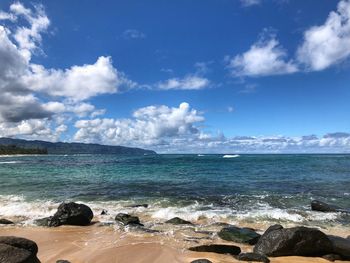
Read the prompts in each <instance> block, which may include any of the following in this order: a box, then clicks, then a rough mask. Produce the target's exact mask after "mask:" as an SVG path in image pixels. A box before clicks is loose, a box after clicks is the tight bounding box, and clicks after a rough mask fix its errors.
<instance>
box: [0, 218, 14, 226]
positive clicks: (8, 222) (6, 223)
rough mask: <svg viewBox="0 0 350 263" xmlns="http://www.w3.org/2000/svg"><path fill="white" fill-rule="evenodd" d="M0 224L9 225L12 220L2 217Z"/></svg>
mask: <svg viewBox="0 0 350 263" xmlns="http://www.w3.org/2000/svg"><path fill="white" fill-rule="evenodd" d="M0 224H2V225H11V224H13V222H12V221H10V220H7V219H5V218H2V219H0Z"/></svg>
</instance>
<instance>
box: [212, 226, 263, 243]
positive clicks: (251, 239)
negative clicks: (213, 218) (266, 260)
mask: <svg viewBox="0 0 350 263" xmlns="http://www.w3.org/2000/svg"><path fill="white" fill-rule="evenodd" d="M218 236H219V237H220V238H221V239H223V240H226V241H233V242H237V243H245V244H250V245H254V244H256V242H258V240H259V238H260V235H259V234H258V233H256V232H255V231H254V230H253V229H251V228H239V227H235V226H231V227H224V228H223V229H221V231H220V232H219V233H218Z"/></svg>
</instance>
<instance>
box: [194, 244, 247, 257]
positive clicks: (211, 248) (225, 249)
mask: <svg viewBox="0 0 350 263" xmlns="http://www.w3.org/2000/svg"><path fill="white" fill-rule="evenodd" d="M189 250H191V251H196V252H213V253H218V254H231V255H238V254H239V253H241V249H240V248H239V247H236V246H232V245H216V244H213V245H203V246H197V247H190V248H189Z"/></svg>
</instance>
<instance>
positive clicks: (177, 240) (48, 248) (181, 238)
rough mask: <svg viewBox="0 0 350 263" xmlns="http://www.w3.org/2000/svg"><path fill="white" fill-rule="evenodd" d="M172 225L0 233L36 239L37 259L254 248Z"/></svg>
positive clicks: (165, 257) (285, 261)
mask: <svg viewBox="0 0 350 263" xmlns="http://www.w3.org/2000/svg"><path fill="white" fill-rule="evenodd" d="M245 226H247V225H245ZM251 226H253V225H250V226H249V227H251ZM255 226H257V225H255ZM173 228H174V229H177V231H174V235H173V236H172V235H167V234H161V233H160V234H153V233H147V232H145V231H137V230H136V229H134V230H132V229H128V228H126V229H118V228H115V225H110V226H106V225H102V224H100V223H99V222H97V221H94V222H93V224H91V225H90V226H60V227H57V228H47V227H33V226H2V227H1V228H0V236H18V237H24V238H28V239H31V240H33V241H35V242H36V243H37V244H38V247H39V253H38V258H39V259H40V260H41V262H56V260H59V259H65V260H69V261H70V262H72V263H80V262H86V263H88V262H96V263H97V262H99V263H110V262H118V263H124V262H125V263H129V262H133V263H138V262H140V263H141V262H154V263H163V262H164V263H165V262H179V263H186V262H188V263H189V262H191V261H192V260H195V259H200V258H206V259H209V260H211V261H212V262H214V263H216V262H220V263H229V262H239V261H238V260H236V259H235V258H233V256H231V255H221V254H216V253H207V252H192V251H189V250H188V248H189V247H191V246H197V245H203V244H213V243H215V244H227V245H237V246H239V247H240V248H241V249H242V251H243V252H250V251H252V248H253V246H250V245H245V244H238V243H234V242H227V241H224V240H221V239H220V238H218V237H214V238H213V239H211V240H208V239H205V238H194V239H193V240H190V239H188V238H185V236H186V235H185V234H184V233H185V232H186V231H187V229H188V227H180V228H179V227H178V226H173ZM135 230H136V231H135ZM264 230H265V229H262V231H264ZM324 232H325V233H326V234H333V235H339V236H342V237H347V236H348V235H350V229H347V230H346V229H345V228H342V229H337V228H330V229H328V230H325V231H324ZM270 260H271V262H272V263H274V262H275V263H292V262H293V263H295V262H300V263H303V262H315V263H321V262H329V261H327V260H325V259H322V258H314V257H295V256H291V257H276V258H273V257H270ZM336 262H338V261H336ZM339 262H350V261H339Z"/></svg>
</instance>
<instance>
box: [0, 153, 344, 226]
mask: <svg viewBox="0 0 350 263" xmlns="http://www.w3.org/2000/svg"><path fill="white" fill-rule="evenodd" d="M0 187H1V192H0V217H4V218H6V217H8V218H13V217H19V218H23V222H24V224H32V222H33V220H34V219H37V218H41V217H44V216H49V215H52V214H53V213H54V212H55V210H56V208H57V206H58V204H59V203H61V202H63V201H77V202H82V203H85V204H88V205H89V206H90V207H91V208H92V209H93V211H94V213H95V214H96V215H99V214H100V212H101V211H102V210H103V209H106V210H108V211H109V213H110V215H111V216H110V217H107V219H106V218H104V219H102V218H101V220H107V221H108V220H112V219H113V215H115V214H117V213H119V212H128V213H137V214H138V215H139V216H141V218H142V217H144V218H145V219H144V220H150V221H151V220H153V221H164V220H166V219H169V218H172V217H175V216H178V217H181V218H184V219H187V220H193V221H197V220H201V219H203V218H205V219H206V220H207V221H209V222H221V221H225V222H230V223H236V222H262V223H267V224H272V223H282V224H288V223H292V224H293V223H294V224H303V225H312V226H320V227H322V226H325V225H333V226H334V225H342V226H345V225H348V224H349V223H350V217H349V215H345V214H340V213H320V212H314V211H311V209H310V202H311V201H312V200H314V199H317V200H321V201H325V202H328V203H331V204H336V205H338V206H341V207H344V208H350V155H317V154H315V155H226V156H224V155H162V154H159V155H146V156H118V155H90V154H89V155H39V156H6V157H4V156H3V157H0ZM134 204H149V207H148V208H144V207H138V208H130V207H128V206H130V205H134Z"/></svg>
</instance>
